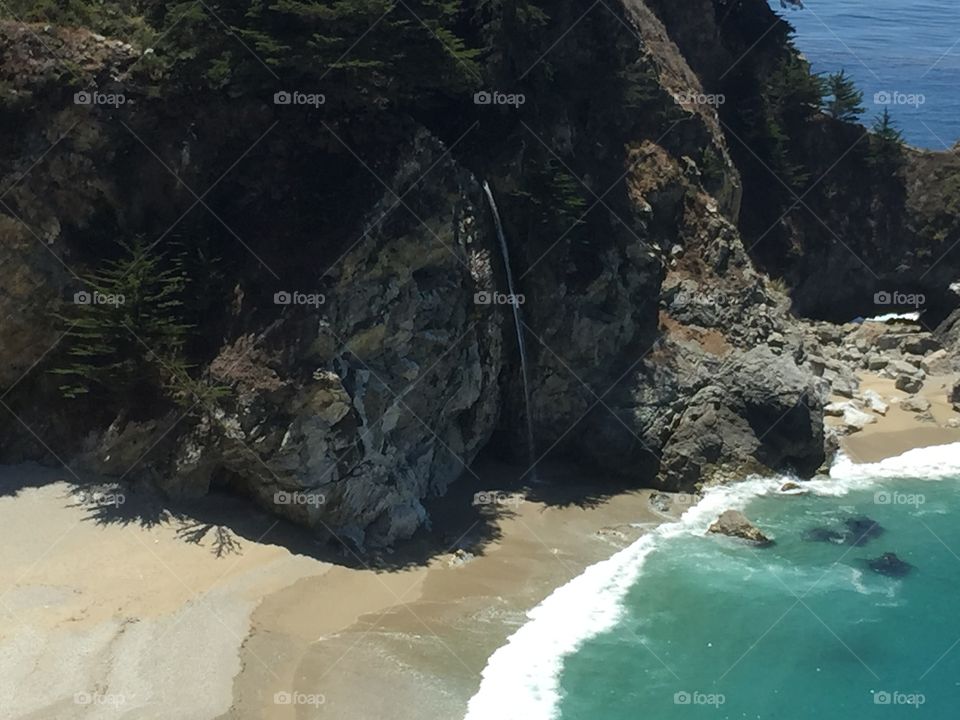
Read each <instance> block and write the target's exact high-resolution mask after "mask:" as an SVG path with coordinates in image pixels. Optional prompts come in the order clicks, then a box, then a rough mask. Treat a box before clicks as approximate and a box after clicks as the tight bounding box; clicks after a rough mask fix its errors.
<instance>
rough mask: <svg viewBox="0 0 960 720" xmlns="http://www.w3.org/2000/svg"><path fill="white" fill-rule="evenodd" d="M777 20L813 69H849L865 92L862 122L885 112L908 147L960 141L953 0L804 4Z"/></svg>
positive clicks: (818, 0) (959, 39) (957, 25)
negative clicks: (792, 32) (784, 21)
mask: <svg viewBox="0 0 960 720" xmlns="http://www.w3.org/2000/svg"><path fill="white" fill-rule="evenodd" d="M805 5H806V7H805V8H804V9H801V10H783V9H782V8H781V6H780V1H779V0H770V6H771V7H773V8H774V9H775V10H776V11H777V12H778V13H779V14H780V15H781V16H783V17H784V18H786V19H787V20H788V21H789V22H790V23H791V24H792V25H793V26H794V27H795V28H796V31H797V32H796V44H797V47H798V48H799V49H800V51H801V52H803V54H804V55H805V56H806V57H807V59H808V60H809V61H810V62H811V63H812V65H813V69H814V71H815V72H824V73H830V72H836V71H838V70H841V69H842V70H846V72H847V75H849V76H851V77H852V78H853V79H854V80H855V81H856V82H857V85H858V87H859V88H860V89H861V90H863V93H864V106H865V107H866V109H867V112H866V113H865V115H864V117H863V121H864V123H865V124H866V125H868V126H869V125H870V124H871V121H872V119H873V118H874V117H875V116H876V115H877V114H879V113H881V112H882V111H883V108H884V107H888V108H889V109H890V113H891V115H892V116H893V118H894V119H895V121H896V122H897V124H898V126H899V128H900V130H901V131H902V132H903V133H904V136H905V138H906V140H907V142H908V143H910V144H911V145H915V146H917V147H923V148H930V149H935V150H943V149H945V148H949V147H951V146H953V144H954V143H956V142H957V141H958V140H960V7H958V5H957V3H956V2H955V0H805Z"/></svg>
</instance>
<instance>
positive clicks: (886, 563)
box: [867, 552, 913, 577]
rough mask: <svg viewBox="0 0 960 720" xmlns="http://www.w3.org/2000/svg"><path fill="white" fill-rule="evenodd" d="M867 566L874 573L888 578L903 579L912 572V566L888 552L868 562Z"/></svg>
mask: <svg viewBox="0 0 960 720" xmlns="http://www.w3.org/2000/svg"><path fill="white" fill-rule="evenodd" d="M867 565H868V566H869V567H870V569H871V570H873V571H874V572H875V573H880V574H881V575H886V576H888V577H904V576H905V575H908V574H909V573H910V571H911V570H913V565H911V564H910V563H908V562H906V561H905V560H901V559H900V558H898V557H897V556H896V554H895V553H889V552H888V553H884V554H883V555H881V556H880V557H878V558H874V559H873V560H868V561H867Z"/></svg>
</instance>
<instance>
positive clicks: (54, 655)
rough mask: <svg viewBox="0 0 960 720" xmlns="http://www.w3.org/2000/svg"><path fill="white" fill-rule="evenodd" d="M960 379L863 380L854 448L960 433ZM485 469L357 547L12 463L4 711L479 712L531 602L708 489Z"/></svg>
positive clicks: (338, 715)
mask: <svg viewBox="0 0 960 720" xmlns="http://www.w3.org/2000/svg"><path fill="white" fill-rule="evenodd" d="M953 379H954V378H952V377H932V378H929V379H928V380H927V382H926V384H925V386H924V388H923V391H922V392H921V393H920V394H919V396H920V397H921V398H925V399H927V400H929V402H930V409H929V412H927V413H925V412H913V411H910V410H907V409H904V408H903V407H901V403H902V402H903V400H904V399H905V398H907V397H908V396H907V395H906V394H905V393H902V392H900V391H899V390H897V389H896V388H895V387H894V383H893V381H892V380H889V379H885V378H882V377H878V376H874V375H863V376H862V377H861V380H862V389H864V390H867V389H869V390H874V391H876V392H877V393H878V394H879V395H880V396H881V397H882V398H883V399H884V400H885V401H886V402H887V403H889V409H888V410H887V412H886V414H884V415H881V414H876V420H877V421H876V422H875V423H872V424H869V425H867V426H866V427H865V428H864V429H863V430H862V431H860V432H857V433H854V434H851V435H847V436H845V437H844V438H843V441H842V448H843V450H844V452H846V453H847V454H848V455H849V456H850V457H851V458H853V459H854V460H855V461H857V462H873V461H876V460H880V459H882V458H883V457H887V456H892V455H897V454H900V453H902V452H904V451H906V450H908V449H910V448H914V447H923V446H929V445H939V444H945V443H949V442H956V441H960V429H957V428H952V427H948V421H949V420H950V419H951V418H954V417H956V416H957V413H956V412H955V411H954V410H953V409H952V407H950V405H949V404H948V403H947V400H946V389H947V387H948V386H949V385H950V384H951V383H952V382H953ZM829 421H830V422H833V421H834V419H833V418H831V419H830V420H829ZM477 471H478V474H479V477H480V478H482V480H481V481H479V482H478V481H476V480H474V479H473V478H469V479H467V480H465V481H463V482H462V483H458V484H457V485H455V486H454V487H453V488H451V492H450V493H448V495H447V496H446V497H444V498H440V499H437V500H435V501H433V507H432V511H433V512H432V515H433V517H434V518H436V520H435V522H434V525H433V527H432V528H431V530H430V531H429V532H424V533H421V535H419V536H418V537H416V538H415V539H414V540H413V541H411V542H410V543H409V544H407V545H405V546H404V548H403V550H402V551H397V552H383V553H379V554H378V553H372V554H363V555H361V554H358V553H356V552H355V551H353V550H351V549H349V548H346V547H343V548H340V549H339V550H338V549H335V548H330V547H326V546H319V545H318V544H317V543H315V542H314V541H313V540H312V538H311V537H310V536H309V534H307V533H306V532H305V531H303V530H301V529H299V528H295V527H292V526H289V525H287V524H286V523H284V522H282V521H278V520H277V519H275V518H273V517H272V516H269V515H266V514H264V513H261V512H259V511H257V510H254V509H253V508H251V507H250V506H249V505H247V504H246V503H244V502H243V501H242V500H239V499H236V498H229V497H211V498H208V499H207V500H205V501H203V502H200V503H199V504H196V503H195V504H194V505H192V506H191V507H190V508H189V510H184V509H182V508H177V507H173V506H171V505H170V504H169V503H167V502H166V501H164V500H162V499H161V498H159V497H158V496H156V495H155V494H153V493H151V492H150V491H148V490H146V489H142V488H141V489H135V488H120V489H118V488H114V487H110V486H95V485H90V486H86V485H78V484H77V482H76V480H75V478H73V477H71V476H70V475H68V474H67V473H65V472H61V471H56V470H53V469H50V468H42V467H39V466H18V467H6V468H3V469H2V472H0V527H2V528H3V531H4V533H5V537H4V542H3V543H0V566H2V567H3V568H4V573H3V581H2V585H0V614H2V615H3V617H4V620H3V622H2V623H0V677H3V678H4V680H3V682H2V684H0V706H2V707H3V708H4V710H5V713H4V717H10V718H17V719H24V720H26V719H28V718H29V719H36V720H40V719H43V720H49V719H50V718H57V719H58V720H59V719H61V718H63V719H64V720H70V719H73V718H96V719H108V718H137V719H141V720H160V719H161V718H162V719H164V720H166V719H167V718H171V717H176V718H182V719H183V720H212V719H214V718H218V719H223V720H255V719H261V718H262V719H267V720H294V719H301V718H321V717H322V718H333V719H336V720H374V719H381V718H385V717H389V718H392V719H396V720H405V719H407V718H410V719H412V718H422V717H437V718H458V717H462V716H463V713H464V712H465V709H466V703H467V700H468V699H469V698H470V697H471V696H472V695H473V693H474V692H475V691H476V689H477V688H478V686H479V682H480V677H481V672H482V670H483V668H484V666H485V664H486V661H487V659H488V657H489V656H490V655H491V654H492V653H493V651H494V650H496V648H498V647H499V646H501V645H502V644H503V643H504V642H505V641H506V639H507V637H508V636H509V635H510V634H511V633H512V632H513V631H514V630H516V629H517V628H518V627H520V626H521V625H522V624H523V623H524V622H525V620H526V612H527V611H528V610H529V609H530V608H532V607H534V606H536V605H537V604H538V603H539V602H540V601H542V600H543V599H544V598H545V597H546V596H547V595H549V594H550V593H551V592H552V591H553V590H554V589H555V588H556V587H558V586H559V585H561V584H563V583H564V582H566V581H567V580H569V579H571V578H573V577H575V576H576V575H578V574H580V573H581V572H582V571H583V569H584V568H585V567H586V566H588V565H590V564H591V563H594V562H596V561H599V560H601V559H604V558H606V557H609V556H610V555H612V554H613V553H614V552H615V551H616V550H618V549H619V548H622V547H624V546H625V545H627V544H628V543H630V542H632V541H633V540H634V539H636V538H637V537H638V536H639V535H640V534H642V533H643V532H645V531H648V530H650V529H652V528H654V527H656V525H658V524H659V523H661V522H664V521H666V520H669V519H671V518H672V517H674V516H675V515H676V514H678V513H679V512H682V511H683V510H684V509H686V505H685V503H689V502H690V498H689V497H688V496H676V498H675V501H674V503H673V506H672V508H671V513H672V514H667V513H663V512H660V511H658V510H656V509H654V508H653V507H652V506H651V504H650V495H651V491H648V490H644V491H636V490H634V491H629V490H626V489H624V488H617V487H615V486H614V487H607V488H606V489H605V490H604V491H603V492H599V490H598V489H599V488H603V487H605V485H604V483H603V482H598V479H597V478H591V479H589V480H588V479H586V478H580V477H577V476H574V475H572V474H571V471H569V470H566V471H564V470H562V469H558V468H554V469H553V471H552V473H551V472H546V473H544V475H545V476H546V477H547V478H548V480H551V481H556V480H560V481H562V482H561V483H557V484H556V485H554V484H552V483H551V482H548V483H545V484H542V485H533V486H527V487H524V486H517V485H515V484H514V485H511V483H510V482H509V481H506V480H504V478H509V477H510V476H511V473H512V472H514V471H513V470H512V469H511V468H509V467H508V466H500V465H497V464H495V463H492V462H486V463H484V464H483V465H482V466H481V467H479V468H478V469H477ZM560 485H563V486H564V487H565V489H564V490H559V489H558V487H559V486H560ZM477 493H480V494H479V495H477Z"/></svg>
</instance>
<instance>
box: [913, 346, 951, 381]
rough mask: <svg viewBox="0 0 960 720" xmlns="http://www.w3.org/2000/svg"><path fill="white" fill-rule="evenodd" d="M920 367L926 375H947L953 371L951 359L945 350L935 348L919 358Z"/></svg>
mask: <svg viewBox="0 0 960 720" xmlns="http://www.w3.org/2000/svg"><path fill="white" fill-rule="evenodd" d="M920 367H921V368H923V371H924V372H925V373H926V374H927V375H949V374H950V373H952V372H953V361H952V359H951V358H950V353H948V352H947V351H946V350H937V351H936V352H934V353H930V354H929V355H928V356H927V357H925V358H924V359H923V360H921V361H920Z"/></svg>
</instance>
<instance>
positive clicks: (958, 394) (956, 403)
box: [947, 382, 960, 412]
mask: <svg viewBox="0 0 960 720" xmlns="http://www.w3.org/2000/svg"><path fill="white" fill-rule="evenodd" d="M947 400H949V401H950V403H951V404H952V405H953V409H954V410H956V411H957V412H960V382H956V383H954V385H953V387H952V388H951V389H950V392H949V393H948V394H947Z"/></svg>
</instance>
